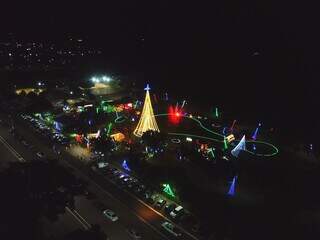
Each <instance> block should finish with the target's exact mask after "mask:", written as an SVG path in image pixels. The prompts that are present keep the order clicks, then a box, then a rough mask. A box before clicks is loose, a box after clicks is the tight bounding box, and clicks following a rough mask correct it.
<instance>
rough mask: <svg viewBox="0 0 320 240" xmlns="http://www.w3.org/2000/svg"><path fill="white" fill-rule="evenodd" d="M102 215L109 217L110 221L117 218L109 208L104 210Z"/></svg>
mask: <svg viewBox="0 0 320 240" xmlns="http://www.w3.org/2000/svg"><path fill="white" fill-rule="evenodd" d="M103 215H104V216H106V217H107V218H109V219H110V220H111V221H112V222H115V221H117V220H118V219H119V217H118V216H117V215H116V214H115V213H114V211H112V210H110V209H106V210H104V211H103Z"/></svg>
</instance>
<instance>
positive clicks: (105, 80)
mask: <svg viewBox="0 0 320 240" xmlns="http://www.w3.org/2000/svg"><path fill="white" fill-rule="evenodd" d="M102 81H104V82H110V81H111V78H110V77H107V76H103V77H102Z"/></svg>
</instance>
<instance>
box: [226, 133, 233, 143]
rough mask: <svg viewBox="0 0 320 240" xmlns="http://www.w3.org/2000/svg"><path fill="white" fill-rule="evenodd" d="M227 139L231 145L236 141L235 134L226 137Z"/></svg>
mask: <svg viewBox="0 0 320 240" xmlns="http://www.w3.org/2000/svg"><path fill="white" fill-rule="evenodd" d="M226 139H227V141H228V143H231V142H232V141H234V140H235V137H234V135H233V134H230V135H228V136H227V137H226Z"/></svg>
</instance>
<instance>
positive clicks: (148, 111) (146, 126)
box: [133, 89, 160, 137]
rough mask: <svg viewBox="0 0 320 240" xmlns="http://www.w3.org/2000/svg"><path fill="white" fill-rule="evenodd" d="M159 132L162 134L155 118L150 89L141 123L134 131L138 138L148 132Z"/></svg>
mask: <svg viewBox="0 0 320 240" xmlns="http://www.w3.org/2000/svg"><path fill="white" fill-rule="evenodd" d="M149 130H152V131H157V132H160V130H159V128H158V124H157V121H156V118H155V117H154V113H153V108H152V104H151V99H150V94H149V89H147V93H146V98H145V100H144V105H143V109H142V114H141V117H140V119H139V123H138V125H137V127H136V129H135V130H134V132H133V134H134V135H136V136H137V137H141V136H142V135H143V133H144V132H146V131H149Z"/></svg>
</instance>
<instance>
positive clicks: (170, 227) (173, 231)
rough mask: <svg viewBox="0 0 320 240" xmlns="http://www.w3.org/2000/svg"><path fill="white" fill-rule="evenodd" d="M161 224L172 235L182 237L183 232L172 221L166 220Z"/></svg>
mask: <svg viewBox="0 0 320 240" xmlns="http://www.w3.org/2000/svg"><path fill="white" fill-rule="evenodd" d="M161 226H162V227H163V228H164V229H165V230H166V231H167V232H169V233H171V234H172V235H174V236H175V237H180V236H181V235H182V234H181V232H180V230H179V229H178V228H177V227H175V226H174V225H173V224H172V223H170V222H164V223H162V224H161Z"/></svg>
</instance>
